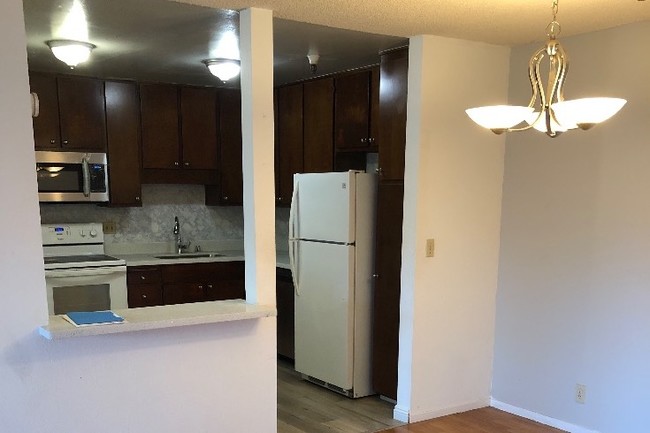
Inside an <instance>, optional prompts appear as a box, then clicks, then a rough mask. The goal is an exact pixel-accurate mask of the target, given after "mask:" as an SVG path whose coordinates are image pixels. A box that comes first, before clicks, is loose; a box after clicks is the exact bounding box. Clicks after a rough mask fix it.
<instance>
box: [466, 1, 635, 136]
mask: <svg viewBox="0 0 650 433" xmlns="http://www.w3.org/2000/svg"><path fill="white" fill-rule="evenodd" d="M557 8H558V0H553V20H552V21H551V22H550V23H549V25H548V26H547V28H546V30H547V35H548V38H549V39H548V41H547V42H546V45H544V46H543V47H542V48H540V49H539V50H537V51H536V52H535V53H534V54H533V56H532V57H531V58H530V61H529V62H528V77H529V79H530V85H531V89H532V96H531V98H530V101H529V103H528V106H525V107H524V106H512V105H493V106H487V107H478V108H470V109H468V110H465V111H466V113H467V115H468V116H469V117H470V119H472V120H473V121H474V122H476V123H477V124H479V125H480V126H482V127H484V128H487V129H490V130H491V131H492V132H494V133H495V134H502V133H504V132H512V131H525V130H528V129H530V128H534V129H536V130H538V131H541V132H544V133H546V135H548V136H549V137H557V136H558V135H559V134H561V133H562V132H565V131H568V130H570V129H576V128H580V129H583V130H586V129H589V128H591V127H593V126H594V125H596V124H598V123H601V122H604V121H605V120H607V119H609V118H610V117H612V116H613V115H615V114H616V113H618V111H619V110H620V109H621V108H623V106H624V105H625V103H626V101H625V100H624V99H620V98H605V97H597V98H582V99H574V100H565V99H564V81H565V79H566V75H567V70H568V67H569V58H568V56H567V54H566V52H565V51H564V48H563V47H562V45H561V44H560V42H559V41H558V40H557V39H556V37H557V35H558V34H559V33H560V24H559V23H558V22H557V21H556V15H557ZM544 59H547V60H548V78H547V80H546V85H544V81H543V77H542V73H541V69H542V61H543V60H544Z"/></svg>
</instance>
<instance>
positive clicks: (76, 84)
mask: <svg viewBox="0 0 650 433" xmlns="http://www.w3.org/2000/svg"><path fill="white" fill-rule="evenodd" d="M57 82H58V90H59V119H60V124H61V144H62V147H63V149H66V150H67V149H69V150H90V151H98V152H104V151H106V113H105V109H104V82H103V81H101V80H95V79H92V78H80V77H58V78H57Z"/></svg>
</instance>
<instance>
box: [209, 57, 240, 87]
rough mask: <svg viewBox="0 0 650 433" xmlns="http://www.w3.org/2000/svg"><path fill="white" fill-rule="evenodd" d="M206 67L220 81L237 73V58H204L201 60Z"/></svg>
mask: <svg viewBox="0 0 650 433" xmlns="http://www.w3.org/2000/svg"><path fill="white" fill-rule="evenodd" d="M201 62H203V64H205V66H207V67H208V69H209V70H210V73H212V75H214V76H215V77H217V78H219V79H220V80H221V81H224V82H225V81H228V80H230V79H231V78H234V77H236V76H237V75H238V74H239V70H240V66H239V60H234V59H206V60H201Z"/></svg>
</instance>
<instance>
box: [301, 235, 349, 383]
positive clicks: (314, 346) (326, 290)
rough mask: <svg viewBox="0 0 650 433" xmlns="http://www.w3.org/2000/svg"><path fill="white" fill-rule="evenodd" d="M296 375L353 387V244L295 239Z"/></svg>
mask: <svg viewBox="0 0 650 433" xmlns="http://www.w3.org/2000/svg"><path fill="white" fill-rule="evenodd" d="M297 250H298V251H297V256H298V260H297V262H298V263H299V266H300V269H299V272H298V279H297V281H296V282H297V284H298V286H297V287H296V296H295V300H296V305H295V306H296V312H295V343H296V347H295V350H296V353H295V356H296V364H295V368H296V371H298V372H300V373H302V374H305V375H307V376H311V377H312V378H316V379H318V380H321V381H324V382H327V383H328V384H332V385H335V386H337V387H339V388H341V389H344V390H350V389H352V387H353V361H354V356H353V355H354V347H353V343H354V246H350V245H338V244H326V243H317V242H303V241H299V242H298V245H297Z"/></svg>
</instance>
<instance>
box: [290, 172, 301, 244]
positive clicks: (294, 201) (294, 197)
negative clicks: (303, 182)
mask: <svg viewBox="0 0 650 433" xmlns="http://www.w3.org/2000/svg"><path fill="white" fill-rule="evenodd" d="M298 185H299V184H298V181H295V182H294V184H293V193H292V194H291V207H290V208H289V239H295V238H296V232H297V230H296V221H297V213H298Z"/></svg>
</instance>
